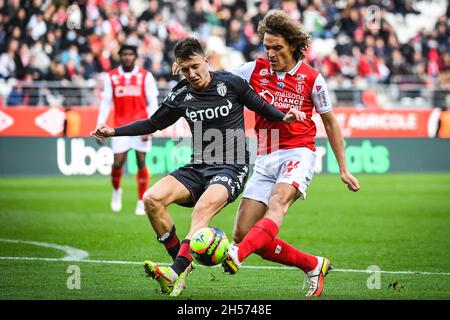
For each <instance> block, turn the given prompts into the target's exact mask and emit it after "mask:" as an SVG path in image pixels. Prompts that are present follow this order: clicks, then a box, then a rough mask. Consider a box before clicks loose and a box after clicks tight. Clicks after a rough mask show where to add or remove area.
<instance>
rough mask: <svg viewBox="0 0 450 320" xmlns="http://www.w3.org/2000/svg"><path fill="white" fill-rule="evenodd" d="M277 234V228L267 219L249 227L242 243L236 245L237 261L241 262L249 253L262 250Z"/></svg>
mask: <svg viewBox="0 0 450 320" xmlns="http://www.w3.org/2000/svg"><path fill="white" fill-rule="evenodd" d="M277 234H278V226H277V224H276V223H275V222H274V221H273V220H271V219H269V218H262V219H261V220H259V221H258V222H257V223H255V225H254V226H253V227H251V229H250V230H249V231H248V233H247V234H246V235H245V237H244V239H242V242H241V243H239V244H238V245H237V246H238V247H239V251H238V259H239V261H241V262H242V261H243V260H244V259H245V258H247V257H248V256H249V255H250V254H251V253H253V252H255V251H257V250H259V249H262V248H264V247H265V246H266V245H268V244H269V243H271V242H272V241H273V239H275V237H276V236H277Z"/></svg>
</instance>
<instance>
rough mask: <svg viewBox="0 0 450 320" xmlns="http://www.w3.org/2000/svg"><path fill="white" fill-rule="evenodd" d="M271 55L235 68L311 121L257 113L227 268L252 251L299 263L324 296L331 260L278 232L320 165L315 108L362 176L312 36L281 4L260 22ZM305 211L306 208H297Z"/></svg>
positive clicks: (353, 182) (313, 289)
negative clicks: (254, 148) (308, 59)
mask: <svg viewBox="0 0 450 320" xmlns="http://www.w3.org/2000/svg"><path fill="white" fill-rule="evenodd" d="M258 35H259V37H260V39H261V40H262V41H263V45H264V49H265V51H266V54H267V58H264V59H257V60H256V61H252V62H248V63H246V64H244V65H243V66H241V67H240V68H239V69H237V70H234V71H233V72H235V73H237V74H238V75H240V76H241V77H243V78H244V79H246V80H247V81H248V82H249V83H250V85H251V86H252V87H253V89H254V90H255V91H256V92H257V93H258V94H259V95H260V96H262V97H263V98H264V99H266V100H267V101H268V102H269V103H271V104H273V105H274V106H275V107H277V108H278V109H279V110H281V111H283V112H286V111H287V110H290V109H291V108H296V109H298V110H300V111H302V112H304V113H305V114H306V120H305V121H302V122H296V123H294V124H293V125H291V126H289V127H288V126H286V125H285V124H284V123H281V122H269V121H266V120H265V119H264V118H262V117H260V116H258V115H256V118H255V119H256V124H255V130H256V133H257V137H258V152H257V157H256V160H255V167H254V172H253V175H252V177H251V178H250V180H249V181H248V182H247V186H246V189H245V191H244V193H243V195H242V202H241V204H240V207H239V211H238V215H237V217H236V223H235V227H234V230H233V239H234V241H235V242H236V244H231V245H230V248H229V251H228V256H227V258H226V260H225V261H224V262H223V263H222V265H223V267H224V270H225V272H228V273H230V274H234V273H236V272H237V271H238V269H239V267H240V265H241V263H242V261H243V260H244V259H246V258H247V257H248V256H249V255H250V254H251V253H257V254H259V255H260V256H261V257H262V258H264V259H266V260H270V261H274V262H278V263H282V264H284V265H289V266H295V267H298V268H299V269H301V270H303V271H304V272H305V273H306V276H307V278H308V280H309V281H310V288H309V291H308V293H307V294H306V295H307V296H320V295H321V294H322V291H323V286H324V284H323V281H324V277H325V275H326V274H327V273H328V271H329V270H330V268H331V264H330V261H329V260H328V259H326V258H324V257H319V256H314V255H311V254H308V253H305V252H302V251H300V250H299V249H297V248H295V247H293V246H292V245H290V244H289V243H287V242H285V241H283V240H282V239H280V238H278V237H277V234H278V231H279V228H280V227H281V224H282V222H283V219H284V216H285V214H286V213H287V210H288V208H289V207H290V206H291V205H292V204H293V203H294V202H295V201H296V200H297V199H302V200H304V199H305V198H306V189H307V188H308V186H309V184H310V182H311V179H312V178H313V175H314V169H315V159H316V154H315V150H316V148H315V135H316V126H315V124H314V121H313V120H312V119H311V116H312V113H313V109H315V111H316V112H317V113H319V114H320V117H321V119H322V121H323V123H324V126H325V130H326V133H327V136H328V139H329V142H330V145H331V148H332V149H333V152H334V154H335V156H336V159H337V162H338V165H339V169H340V174H341V180H342V181H343V182H344V183H345V184H346V185H347V187H348V189H349V190H350V191H353V192H356V191H358V190H359V188H360V186H359V182H358V180H357V179H356V178H355V177H354V176H353V175H352V174H351V173H350V172H349V171H348V168H347V164H346V161H345V149H344V141H343V137H342V133H341V129H340V127H339V124H338V122H337V120H336V118H335V116H334V114H333V109H332V105H331V102H330V98H329V95H328V91H327V87H326V84H325V80H324V78H323V77H322V75H321V74H320V73H319V72H318V71H317V70H315V69H313V68H312V67H310V66H309V65H307V64H306V63H305V62H304V61H303V59H304V58H305V53H304V52H305V51H306V50H307V48H308V46H309V44H310V42H311V37H310V36H309V35H308V34H307V33H305V32H304V31H303V30H302V28H301V26H300V24H299V23H298V22H296V21H294V20H293V19H291V18H290V17H289V16H288V15H287V14H286V13H284V12H283V11H280V10H273V11H271V12H269V13H268V14H267V15H266V16H265V17H264V19H263V20H261V21H260V23H259V25H258ZM293 214H298V213H293Z"/></svg>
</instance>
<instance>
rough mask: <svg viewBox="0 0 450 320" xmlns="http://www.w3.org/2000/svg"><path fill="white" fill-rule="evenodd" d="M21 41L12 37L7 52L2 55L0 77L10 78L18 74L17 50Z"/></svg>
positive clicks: (0, 56)
mask: <svg viewBox="0 0 450 320" xmlns="http://www.w3.org/2000/svg"><path fill="white" fill-rule="evenodd" d="M18 49H19V41H17V40H16V39H12V40H11V41H10V42H9V44H8V49H7V51H6V52H4V53H2V54H1V55H0V78H6V79H7V78H10V77H14V76H16V73H17V68H16V67H17V63H16V62H17V61H18V60H19V57H18V54H17V50H18Z"/></svg>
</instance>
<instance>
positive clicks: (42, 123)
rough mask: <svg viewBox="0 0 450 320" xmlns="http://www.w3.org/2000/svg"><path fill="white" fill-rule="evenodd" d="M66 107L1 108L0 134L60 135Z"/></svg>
mask: <svg viewBox="0 0 450 320" xmlns="http://www.w3.org/2000/svg"><path fill="white" fill-rule="evenodd" d="M65 118H66V115H65V112H64V108H58V107H52V108H49V107H32V108H30V107H9V108H0V136H16V137H17V136H32V137H58V136H61V135H62V134H63V130H64V120H65Z"/></svg>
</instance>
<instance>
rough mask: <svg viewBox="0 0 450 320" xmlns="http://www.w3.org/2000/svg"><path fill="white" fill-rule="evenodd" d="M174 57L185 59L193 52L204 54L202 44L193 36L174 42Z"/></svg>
mask: <svg viewBox="0 0 450 320" xmlns="http://www.w3.org/2000/svg"><path fill="white" fill-rule="evenodd" d="M174 54H175V59H181V60H187V59H190V58H191V57H192V56H193V55H195V54H200V55H202V56H204V55H205V52H204V51H203V48H202V45H201V44H200V42H199V41H198V40H197V39H195V38H191V37H188V38H184V39H182V40H180V41H178V42H177V43H176V44H175V48H174Z"/></svg>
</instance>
